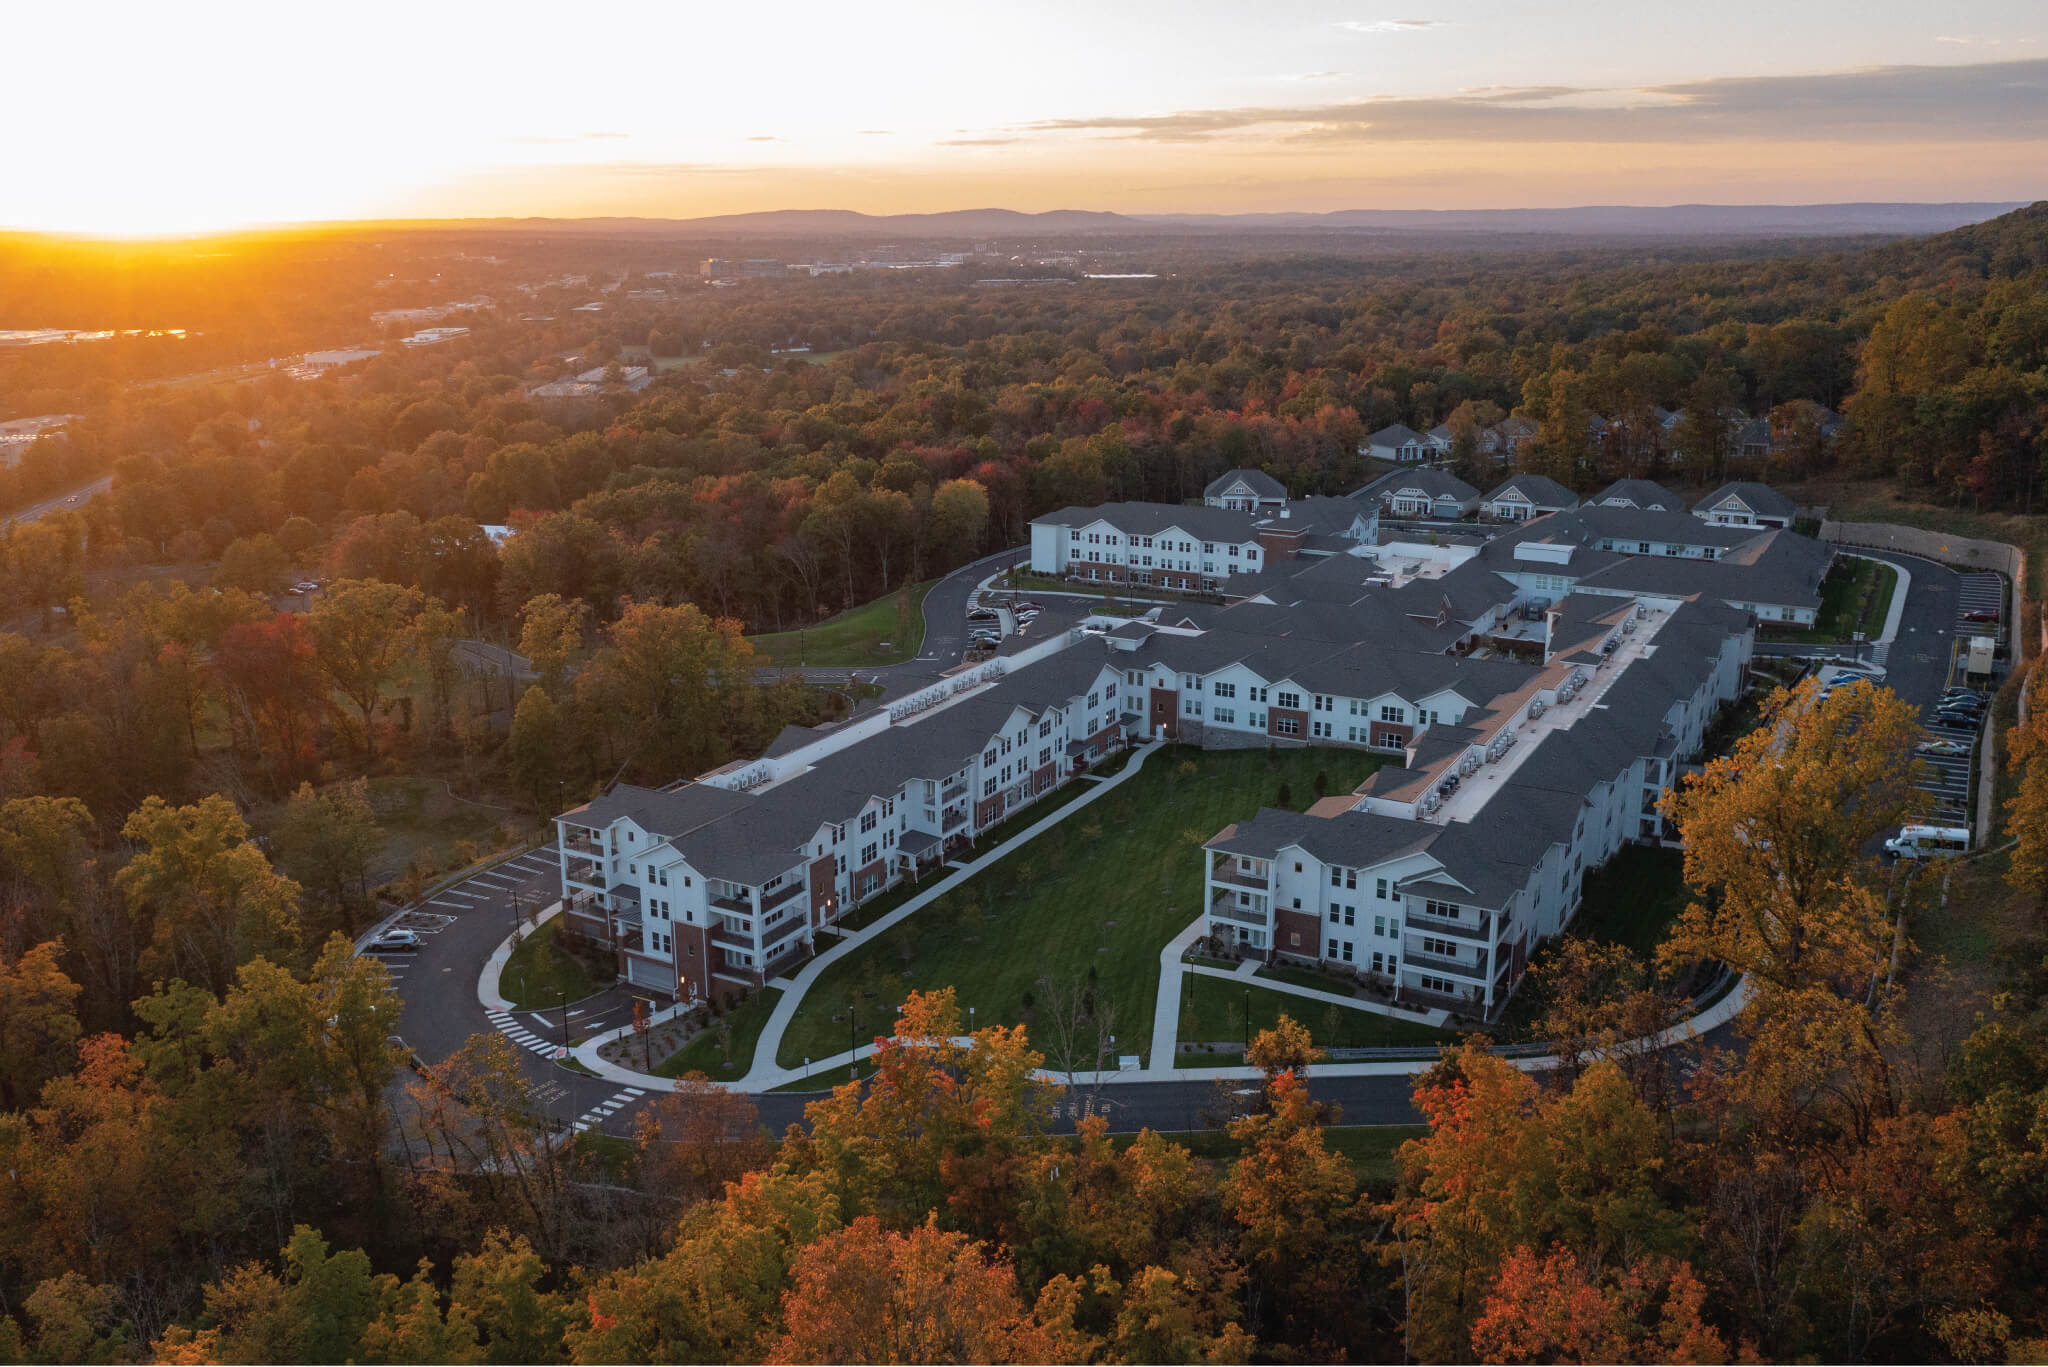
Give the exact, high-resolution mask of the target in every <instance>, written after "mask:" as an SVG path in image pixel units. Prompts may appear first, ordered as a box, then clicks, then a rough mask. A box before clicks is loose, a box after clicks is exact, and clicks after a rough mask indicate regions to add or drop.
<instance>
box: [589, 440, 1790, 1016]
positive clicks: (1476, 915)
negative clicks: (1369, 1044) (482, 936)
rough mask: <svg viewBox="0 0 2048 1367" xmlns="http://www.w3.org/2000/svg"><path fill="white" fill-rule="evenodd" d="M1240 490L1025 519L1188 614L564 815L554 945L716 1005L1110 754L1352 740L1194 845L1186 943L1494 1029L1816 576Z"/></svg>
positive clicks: (1601, 521)
mask: <svg viewBox="0 0 2048 1367" xmlns="http://www.w3.org/2000/svg"><path fill="white" fill-rule="evenodd" d="M1244 473H1245V472H1232V475H1231V476H1226V477H1225V479H1224V480H1221V481H1218V483H1217V484H1215V485H1212V486H1211V488H1210V491H1209V492H1210V495H1211V497H1212V498H1213V499H1215V500H1216V501H1218V502H1222V503H1234V504H1236V505H1238V506H1202V507H1170V506H1161V505H1151V504H1110V505H1105V506H1103V507H1099V508H1088V509H1078V508H1069V509H1064V510H1062V511H1060V512H1057V513H1053V514H1049V515H1047V516H1045V517H1042V518H1039V519H1037V520H1036V521H1035V522H1034V523H1033V525H1032V569H1033V571H1034V572H1036V573H1038V574H1041V575H1047V576H1054V577H1059V578H1064V579H1066V580H1068V581H1070V582H1074V583H1077V584H1079V585H1082V586H1087V585H1101V584H1104V583H1115V584H1120V585H1146V584H1150V585H1154V586H1158V587H1164V588H1171V589H1175V590H1178V591H1183V592H1188V593H1190V595H1191V596H1190V598H1189V600H1188V601H1186V602H1184V603H1176V604H1171V605H1167V606H1163V607H1160V608H1157V609H1155V610H1154V611H1153V612H1151V613H1150V614H1149V615H1148V616H1147V617H1146V618H1145V619H1142V620H1133V621H1124V622H1121V623H1120V624H1118V625H1115V626H1114V627H1113V628H1112V627H1111V626H1110V624H1109V623H1108V622H1107V621H1104V622H1101V623H1098V624H1092V625H1091V627H1090V629H1088V630H1085V631H1084V630H1082V629H1080V628H1075V629H1073V630H1070V631H1067V632H1064V633H1061V634H1059V635H1057V636H1055V637H1053V638H1051V639H1045V640H1039V641H1036V642H1035V643H1033V644H1031V645H1030V646H1029V647H1028V648H1019V645H1018V643H1017V642H1015V641H1014V640H1013V641H1012V643H1011V644H1010V645H1009V647H1008V653H1005V654H1003V655H1000V656H998V657H997V658H996V659H995V660H992V661H990V662H988V663H985V664H982V665H978V666H973V667H971V668H969V669H966V670H964V671H961V672H957V673H956V674H954V675H953V676H950V677H948V678H947V679H945V680H943V681H941V682H940V683H938V684H936V685H934V686H932V687H930V688H927V689H926V690H924V691H923V692H922V693H919V694H914V695H911V696H910V697H907V698H904V699H901V700H899V701H897V702H896V703H895V704H893V705H892V706H891V707H890V708H888V709H887V710H886V711H883V712H878V713H876V714H874V715H871V716H868V717H865V718H861V719H858V720H856V721H852V722H849V723H846V724H843V725H840V726H837V727H830V728H822V729H818V730H804V729H802V728H791V729H790V730H788V731H787V732H785V733H784V734H783V735H782V736H781V737H779V738H778V739H777V741H776V743H775V744H774V745H772V746H771V747H770V748H769V750H768V752H767V754H765V755H763V756H762V757H760V758H759V759H757V760H753V761H746V762H741V763H735V764H732V765H728V766H726V767H724V768H722V769H720V770H717V771H715V772H713V773H709V774H706V775H703V776H701V777H699V778H697V779H695V780H692V781H687V782H682V783H678V784H674V785H671V786H670V787H668V788H664V789H658V790H657V789H648V788H636V787H631V786H621V787H618V788H615V789H614V790H613V791H612V792H610V793H608V794H606V795H605V796H603V797H602V798H599V799H597V800H595V801H593V802H591V803H589V804H587V805H585V806H582V807H579V808H577V809H575V810H573V811H570V812H567V813H564V814H563V815H562V816H561V817H559V818H558V819H557V820H558V825H559V827H560V832H561V837H562V842H561V843H562V856H561V858H562V886H563V892H564V897H565V900H566V902H567V909H566V911H567V915H568V917H569V922H568V924H570V925H571V926H572V927H574V928H575V929H577V930H579V931H581V932H582V933H583V934H585V935H587V936H589V937H591V938H592V939H594V940H597V941H599V942H601V943H603V944H605V945H607V946H609V947H611V948H612V949H614V950H615V951H616V953H617V954H618V958H619V964H620V973H621V975H622V976H624V977H626V978H628V979H629V980H630V981H632V982H634V983H637V984H642V985H645V986H648V987H652V988H658V989H660V990H662V991H665V992H671V993H675V994H678V995H679V996H682V997H685V998H689V997H696V996H701V995H711V994H724V993H730V992H733V991H736V990H738V989H739V988H741V987H745V986H752V985H758V984H760V983H761V982H764V981H766V980H767V979H769V978H772V977H774V976H776V975H777V974H778V973H781V972H783V971H786V970H787V969H788V968H789V967H790V966H791V965H793V964H794V963H796V962H798V961H800V960H801V959H802V958H803V957H805V956H806V955H807V954H808V953H810V952H811V950H812V949H813V948H814V946H815V944H816V936H817V934H818V932H820V931H821V930H824V929H825V928H827V927H829V926H830V925H832V924H833V922H835V921H836V920H838V919H839V918H840V917H842V916H843V915H845V913H846V912H847V911H848V910H849V909H851V908H852V907H854V906H856V905H858V904H859V903H860V902H862V901H864V900H866V899H868V898H870V897H873V896H875V895H876V894H878V893H880V892H882V891H884V890H885V889H887V888H889V887H890V886H892V885H894V884H896V883H899V882H901V881H902V880H904V879H907V878H913V877H916V876H917V875H918V874H920V873H922V872H924V871H925V870H928V869H930V868H932V867H934V866H935V865H937V864H938V863H940V862H941V861H942V860H943V859H944V858H945V856H946V855H947V854H948V853H949V852H951V851H952V850H954V849H955V848H957V847H959V846H961V845H963V844H965V843H966V842H968V841H971V840H972V839H974V838H975V837H977V836H979V835H981V834H982V833H984V832H986V831H987V830H988V829H989V828H990V827H991V826H993V825H994V824H995V823H997V822H999V821H1001V820H1002V819H1003V818H1004V817H1006V816H1007V815H1009V814H1011V813H1013V812H1015V811H1017V810H1018V809H1019V808H1021V807H1025V806H1027V805H1028V804H1030V803H1031V802H1033V801H1035V800H1036V799H1037V798H1039V797H1041V796H1043V795H1044V794H1046V793H1048V792H1050V791H1052V790H1053V789H1055V788H1057V787H1058V786H1059V785H1061V784H1063V783H1065V782H1067V781H1069V780H1070V779H1072V778H1074V777H1075V776H1077V775H1078V774H1080V773H1082V772H1083V771H1085V770H1086V769H1088V768H1089V767H1090V766H1091V765H1093V764H1095V763H1096V762H1098V761H1099V760H1101V759H1103V758H1104V757H1106V756H1107V755H1108V754H1110V753H1111V752H1112V750H1114V749H1115V748H1116V747H1118V746H1120V745H1121V744H1123V743H1125V742H1127V741H1132V740H1146V739H1153V738H1171V739H1174V740H1177V741H1179V742H1182V743H1185V744H1192V745H1198V746H1202V747H1206V748H1232V747H1248V746H1257V747H1264V746H1296V745H1327V746H1344V747H1350V748H1357V749H1362V750H1368V751H1375V752H1378V753H1381V754H1384V755H1386V756H1388V758H1389V763H1388V764H1387V765H1386V766H1385V767H1383V768H1381V769H1380V770H1378V771H1377V772H1376V773H1375V774H1374V775H1373V776H1372V778H1371V779H1370V780H1368V781H1367V782H1366V783H1365V784H1363V785H1362V786H1361V787H1360V788H1359V789H1358V790H1356V791H1355V792H1352V793H1349V794H1342V795H1336V796H1331V797H1326V798H1324V799H1322V800H1321V801H1320V802H1318V803H1317V804H1316V805H1315V806H1314V807H1313V808H1311V809H1310V811H1309V812H1307V813H1306V814H1300V813H1293V812H1284V811H1262V812H1260V813H1259V814H1258V815H1257V816H1255V817H1253V818H1251V819H1250V820H1246V821H1242V822H1239V823H1238V824H1236V825H1234V826H1231V827H1229V828H1227V829H1225V830H1224V831H1221V832H1219V833H1217V834H1216V835H1215V836H1214V837H1213V838H1212V839H1210V840H1209V841H1208V842H1207V845H1206V847H1205V848H1204V849H1203V850H1202V851H1201V852H1200V855H1199V857H1200V858H1201V860H1202V861H1203V872H1204V879H1205V885H1206V896H1205V899H1204V902H1203V906H1202V908H1201V914H1202V916H1203V917H1204V918H1205V919H1204V929H1205V931H1206V932H1207V933H1208V934H1210V935H1211V936H1213V937H1214V938H1215V939H1216V940H1218V941H1221V942H1222V943H1223V944H1224V945H1226V946H1228V947H1230V948H1231V949H1233V950H1234V951H1235V952H1238V953H1242V954H1248V955H1253V956H1257V957H1261V958H1267V957H1281V958H1292V959H1297V960H1301V961H1305V962H1310V963H1315V964H1319V965H1322V966H1324V967H1327V968H1330V969H1333V970H1336V971H1338V972H1349V973H1353V974H1356V975H1357V976H1359V977H1360V978H1361V979H1364V980H1366V981H1367V982H1370V983H1376V984H1378V985H1379V986H1380V988H1381V989H1382V990H1383V991H1384V992H1385V993H1386V994H1387V995H1389V996H1390V997H1392V998H1394V999H1396V1000H1399V1001H1405V1002H1409V1003H1415V1004H1425V1005H1433V1006H1443V1007H1447V1008H1451V1009H1454V1010H1457V1011H1459V1012H1461V1013H1465V1014H1469V1015H1472V1016H1477V1017H1487V1016H1490V1015H1492V1014H1493V1013H1495V1012H1497V1011H1498V1010H1499V1009H1500V1007H1501V1005H1502V1004H1503V1003H1504V1002H1505V1001H1506V1000H1507V998H1508V996H1509V994H1510V993H1511V992H1512V991H1513V990H1514V987H1515V985H1516V982H1517V980H1518V978H1519V975H1520V974H1521V972H1522V970H1523V967H1524V966H1525V965H1526V964H1527V962H1528V959H1529V955H1530V954H1531V953H1532V952H1533V951H1534V949H1535V948H1536V946H1537V945H1538V944H1539V943H1540V942H1541V941H1542V940H1543V939H1544V938H1545V937H1547V936H1551V935H1554V934H1556V933H1557V932H1558V931H1559V930H1560V929H1561V928H1562V927H1563V926H1565V925H1566V924H1567V923H1568V922H1569V921H1570V919H1571V917H1572V915H1573V913H1574V911H1575V910H1576V908H1577V906H1578V900H1579V889H1580V885H1581V881H1582V879H1583V877H1584V875H1585V873H1586V871H1587V870H1588V869H1591V868H1593V867H1596V866H1597V865H1598V864H1600V863H1601V862H1602V861H1603V860H1605V859H1607V858H1608V857H1610V856H1611V855H1612V854H1613V853H1614V852H1615V851H1616V850H1617V849H1618V848H1619V847H1620V845H1621V844H1622V843H1623V842H1625V841H1629V840H1636V839H1644V838H1661V837H1663V836H1664V835H1665V834H1667V832H1666V831H1665V830H1664V827H1663V823H1662V821H1661V818H1659V816H1658V815H1657V813H1656V810H1655V804H1656V800H1657V798H1658V796H1659V794H1661V793H1662V792H1663V791H1664V790H1665V789H1666V788H1667V787H1668V786H1670V785H1671V784H1672V783H1673V782H1675V781H1676V779H1677V777H1678V774H1679V769H1680V766H1681V765H1682V764H1683V762H1684V761H1685V760H1686V759H1688V758H1689V757H1690V756H1691V755H1692V754H1693V753H1694V752H1695V751H1696V749H1697V748H1698V746H1699V744H1700V739H1701V736H1702V734H1703V732H1704V730H1705V728H1706V726H1707V724H1708V722H1709V721H1710V719H1711V718H1712V717H1713V715H1714V713H1715V711H1716V709H1718V708H1719V707H1720V706H1722V705H1723V704H1725V703H1728V702H1730V701H1731V700H1733V699H1734V698H1736V697H1737V696H1738V695H1739V694H1740V693H1741V691H1742V689H1743V687H1744V686H1745V682H1746V678H1747V673H1748V666H1749V660H1750V652H1751V648H1752V644H1753V641H1754V637H1755V633H1756V626H1757V622H1758V620H1759V619H1762V620H1765V621H1768V622H1773V623H1778V622H1796V621H1810V620H1811V617H1812V613H1813V611H1814V610H1815V608H1817V606H1818V588H1819V581H1820V577H1821V575H1822V574H1823V573H1824V572H1825V569H1826V565H1827V560H1828V552H1827V550H1826V549H1825V548H1824V547H1822V546H1820V545H1818V544H1817V543H1815V542H1813V541H1810V540H1808V539H1806V538H1804V537H1799V536H1795V535H1794V534H1792V533H1791V532H1789V531H1784V530H1781V529H1777V528H1767V527H1754V526H1749V527H1734V526H1719V525H1714V524H1713V523H1712V522H1711V521H1709V520H1707V519H1704V518H1701V517H1695V516H1693V515H1691V514H1689V513H1685V512H1677V511H1672V512H1653V511H1646V510H1644V509H1643V508H1641V507H1625V506H1605V505H1593V504H1588V505H1582V506H1580V507H1578V508H1576V509H1574V510H1572V511H1568V512H1557V513H1551V514H1548V515H1536V514H1534V513H1533V508H1532V510H1531V513H1530V515H1527V516H1520V515H1518V516H1515V517H1513V518H1512V519H1510V520H1509V521H1508V522H1507V523H1505V524H1502V525H1501V526H1498V527H1495V528H1490V529H1478V530H1479V531H1481V532H1484V531H1489V530H1490V531H1495V532H1497V533H1498V534H1497V535H1493V536H1492V537H1491V538H1490V539H1487V538H1486V537H1484V536H1483V535H1474V536H1471V537H1465V536H1457V537H1449V538H1431V539H1428V540H1426V541H1422V542H1416V541H1400V540H1384V541H1383V540H1382V538H1381V535H1380V529H1379V527H1378V523H1377V516H1376V511H1377V510H1376V509H1375V508H1374V507H1373V506H1372V504H1371V503H1369V502H1368V503H1365V504H1361V503H1360V502H1359V501H1356V500H1352V499H1304V500H1284V495H1281V494H1278V493H1276V492H1275V487H1274V486H1272V485H1270V483H1261V482H1259V481H1255V480H1250V479H1246V478H1243V475H1244ZM1522 492H1523V493H1524V494H1531V495H1536V496H1538V497H1542V498H1545V499H1547V498H1549V497H1551V491H1549V490H1541V489H1532V490H1523V491H1522ZM1529 501H1530V502H1531V503H1532V504H1534V503H1535V502H1536V501H1537V498H1536V497H1532V498H1531V499H1530V500H1529ZM1276 503H1277V506H1276Z"/></svg>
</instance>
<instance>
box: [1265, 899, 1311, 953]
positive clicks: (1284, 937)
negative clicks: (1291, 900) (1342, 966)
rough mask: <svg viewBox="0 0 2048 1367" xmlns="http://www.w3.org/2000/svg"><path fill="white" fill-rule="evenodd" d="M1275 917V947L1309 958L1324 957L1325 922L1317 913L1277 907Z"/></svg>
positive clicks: (1281, 950) (1282, 951) (1281, 951)
mask: <svg viewBox="0 0 2048 1367" xmlns="http://www.w3.org/2000/svg"><path fill="white" fill-rule="evenodd" d="M1273 919H1274V930H1273V940H1274V945H1273V947H1274V948H1275V949H1277V950H1278V951H1279V952H1280V953H1282V954H1299V955H1301V956H1302V957H1303V958H1307V959H1319V958H1321V957H1322V953H1323V942H1322V938H1321V937H1322V933H1323V923H1322V922H1321V921H1320V920H1318V919H1317V917H1316V915H1315V913H1313V912H1308V911H1294V910H1292V909H1287V910H1279V909H1276V910H1275V911H1274V913H1273Z"/></svg>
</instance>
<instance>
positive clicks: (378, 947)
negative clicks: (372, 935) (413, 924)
mask: <svg viewBox="0 0 2048 1367" xmlns="http://www.w3.org/2000/svg"><path fill="white" fill-rule="evenodd" d="M419 947H420V937H419V935H418V934H417V933H416V932H414V931H410V930H387V931H385V932H384V933H383V934H382V935H379V936H378V937H377V938H376V939H374V940H372V941H370V949H371V950H372V951H373V952H375V953H378V954H405V953H409V952H410V951H412V950H415V949H418V948H419Z"/></svg>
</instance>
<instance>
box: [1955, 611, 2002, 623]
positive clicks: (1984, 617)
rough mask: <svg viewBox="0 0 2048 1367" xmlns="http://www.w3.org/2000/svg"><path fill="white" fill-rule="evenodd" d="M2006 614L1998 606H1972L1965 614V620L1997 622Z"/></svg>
mask: <svg viewBox="0 0 2048 1367" xmlns="http://www.w3.org/2000/svg"><path fill="white" fill-rule="evenodd" d="M2004 615H2005V614H2004V613H2002V612H2000V611H1999V610H1998V609H1997V608H1971V609H1970V610H1969V611H1968V612H1966V613H1964V614H1963V620H1964V621H1965V622H1996V621H1997V620H1998V619H1999V618H2001V617H2003V616H2004Z"/></svg>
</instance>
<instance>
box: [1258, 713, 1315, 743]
mask: <svg viewBox="0 0 2048 1367" xmlns="http://www.w3.org/2000/svg"><path fill="white" fill-rule="evenodd" d="M1283 720H1291V721H1292V722H1293V723H1294V729H1293V730H1292V731H1283V730H1282V729H1281V728H1280V723H1281V722H1282V721H1283ZM1266 734H1267V735H1269V736H1276V737H1278V738H1280V739H1282V740H1307V739H1308V713H1306V712H1302V711H1297V710H1295V709H1293V708H1287V707H1274V708H1269V709H1267V712H1266Z"/></svg>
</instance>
